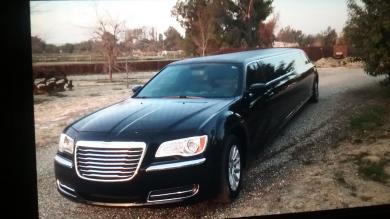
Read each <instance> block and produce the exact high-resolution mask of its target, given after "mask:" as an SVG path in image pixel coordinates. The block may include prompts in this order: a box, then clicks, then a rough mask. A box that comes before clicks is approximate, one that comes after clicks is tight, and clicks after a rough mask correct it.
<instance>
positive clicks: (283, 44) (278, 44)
mask: <svg viewBox="0 0 390 219" xmlns="http://www.w3.org/2000/svg"><path fill="white" fill-rule="evenodd" d="M298 46H299V44H298V43H288V42H283V41H274V43H273V45H272V47H281V48H289V47H298Z"/></svg>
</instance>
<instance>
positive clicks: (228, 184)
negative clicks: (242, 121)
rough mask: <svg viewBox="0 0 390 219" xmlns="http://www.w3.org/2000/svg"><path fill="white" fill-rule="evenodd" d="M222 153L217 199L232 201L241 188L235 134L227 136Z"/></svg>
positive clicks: (240, 165) (226, 201) (239, 152)
mask: <svg viewBox="0 0 390 219" xmlns="http://www.w3.org/2000/svg"><path fill="white" fill-rule="evenodd" d="M224 146H225V147H224V151H223V153H222V171H221V176H220V177H221V178H220V189H221V191H220V193H219V195H218V198H217V201H218V202H220V203H230V202H232V201H233V200H234V199H235V198H236V197H237V195H238V194H239V191H240V189H241V181H242V161H241V156H242V153H241V146H240V143H239V141H238V139H237V137H235V136H229V137H228V139H227V141H226V143H225V145H224Z"/></svg>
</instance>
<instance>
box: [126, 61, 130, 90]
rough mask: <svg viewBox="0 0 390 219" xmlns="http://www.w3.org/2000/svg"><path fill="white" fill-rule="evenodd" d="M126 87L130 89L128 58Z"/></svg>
mask: <svg viewBox="0 0 390 219" xmlns="http://www.w3.org/2000/svg"><path fill="white" fill-rule="evenodd" d="M126 86H127V88H129V69H128V67H127V58H126Z"/></svg>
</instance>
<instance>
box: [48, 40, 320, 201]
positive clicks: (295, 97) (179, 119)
mask: <svg viewBox="0 0 390 219" xmlns="http://www.w3.org/2000/svg"><path fill="white" fill-rule="evenodd" d="M133 92H134V94H133V96H131V97H129V98H128V99H125V100H123V101H121V102H119V103H116V104H113V105H110V106H108V107H105V108H103V109H100V110H98V111H96V112H94V113H91V114H89V115H87V116H84V117H83V118H81V119H78V120H77V121H75V122H73V123H72V124H70V125H69V126H68V127H66V128H65V129H64V131H63V133H62V134H61V136H60V142H59V149H58V152H57V154H56V155H55V158H54V168H55V177H56V183H57V189H58V191H59V192H60V193H61V194H62V195H64V196H65V197H67V198H69V199H71V200H74V201H78V202H83V203H89V204H96V205H107V206H137V205H149V204H163V203H165V204H166V203H173V202H181V201H194V200H199V199H200V198H206V197H207V198H212V197H214V198H216V200H218V201H220V202H223V203H227V202H231V201H233V200H234V198H235V197H236V196H237V195H238V193H239V191H240V187H241V182H242V178H243V170H244V169H245V165H246V164H247V163H248V160H250V159H253V157H254V156H252V155H253V154H256V153H259V152H260V151H261V150H260V149H261V148H262V147H264V145H266V143H267V142H269V141H270V140H271V139H272V138H275V136H276V134H277V133H278V132H279V131H280V129H281V128H282V127H283V126H284V125H285V124H286V122H287V121H289V120H290V118H292V116H293V115H294V114H295V113H296V112H297V111H298V110H299V109H300V108H301V107H302V106H303V105H304V104H305V103H306V102H317V101H318V73H317V70H316V68H315V66H314V65H313V64H312V62H311V61H310V60H309V58H308V57H307V56H306V54H305V52H304V51H302V50H300V49H284V48H274V49H259V50H253V51H246V52H236V53H230V54H223V55H214V56H207V57H200V58H191V59H186V60H181V61H177V62H173V63H171V64H169V65H167V66H166V67H164V68H163V69H162V70H161V71H160V72H159V73H158V74H156V75H155V76H154V77H153V78H152V79H151V80H149V82H147V83H146V84H145V85H144V86H136V87H134V88H133Z"/></svg>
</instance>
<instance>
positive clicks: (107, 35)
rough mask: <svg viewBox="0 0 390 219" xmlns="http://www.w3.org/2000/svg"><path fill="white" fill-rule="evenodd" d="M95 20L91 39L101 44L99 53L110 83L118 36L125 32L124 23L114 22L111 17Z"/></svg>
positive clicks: (117, 48)
mask: <svg viewBox="0 0 390 219" xmlns="http://www.w3.org/2000/svg"><path fill="white" fill-rule="evenodd" d="M97 18H98V22H97V26H96V27H95V28H94V31H93V39H94V40H96V41H98V42H100V43H101V52H102V53H103V56H104V57H105V59H106V62H107V66H108V75H109V79H110V82H112V70H113V67H114V65H115V63H116V60H117V57H118V54H119V47H118V41H119V36H120V34H122V33H124V30H125V28H124V21H116V20H114V19H112V18H111V16H108V17H107V18H102V17H99V16H97Z"/></svg>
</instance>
